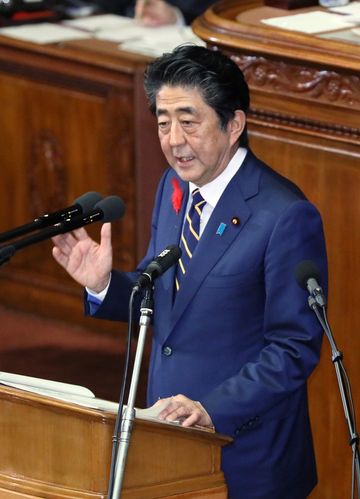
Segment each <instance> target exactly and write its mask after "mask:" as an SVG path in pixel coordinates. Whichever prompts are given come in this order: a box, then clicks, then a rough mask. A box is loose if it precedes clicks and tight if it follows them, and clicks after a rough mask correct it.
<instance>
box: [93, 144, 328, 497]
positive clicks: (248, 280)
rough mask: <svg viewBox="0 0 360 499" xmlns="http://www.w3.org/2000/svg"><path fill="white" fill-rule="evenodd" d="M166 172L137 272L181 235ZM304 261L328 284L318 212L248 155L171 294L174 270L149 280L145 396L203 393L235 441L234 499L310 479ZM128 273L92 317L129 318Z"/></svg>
mask: <svg viewBox="0 0 360 499" xmlns="http://www.w3.org/2000/svg"><path fill="white" fill-rule="evenodd" d="M174 176H176V174H175V173H174V171H173V170H172V169H169V170H167V171H166V172H165V174H164V176H163V178H162V180H161V182H160V185H159V188H158V192H157V197H156V201H155V207H154V212H153V221H152V237H151V241H150V244H149V248H148V252H147V255H146V257H145V259H144V260H143V261H142V262H141V263H140V265H139V269H138V271H139V270H143V269H144V268H145V266H146V265H147V264H148V263H149V262H150V261H151V260H152V259H154V257H155V256H156V255H158V254H159V253H160V252H161V251H162V250H163V249H164V248H165V247H166V246H168V245H169V244H178V242H179V237H180V232H181V228H182V220H183V216H184V211H185V206H186V201H187V199H186V197H187V194H186V195H185V196H184V199H183V202H182V208H181V211H180V213H179V214H176V213H175V211H174V209H173V207H172V204H171V196H172V189H173V187H172V183H171V179H172V178H173V177H174ZM180 183H181V185H182V187H183V190H184V193H187V190H188V186H187V184H184V183H182V182H180ZM234 222H235V223H234ZM236 222H238V223H236ZM221 223H224V224H226V228H225V230H224V232H223V233H222V235H220V234H217V229H218V227H219V225H220V224H221ZM302 260H312V261H313V262H314V263H315V264H316V265H317V266H318V267H319V268H320V272H321V275H322V276H323V285H324V286H325V287H326V279H327V268H326V266H327V265H326V252H325V243H324V236H323V230H322V222H321V219H320V216H319V213H318V211H317V209H316V208H315V207H314V206H313V205H312V204H311V203H310V202H309V201H307V200H306V199H305V197H304V196H303V194H302V193H301V192H300V191H299V190H298V189H297V187H295V186H294V185H293V184H292V183H290V182H289V181H288V180H286V179H285V178H283V177H281V176H280V175H278V174H277V173H276V172H274V171H273V170H271V169H270V168H269V167H267V166H266V165H265V164H263V163H262V162H260V161H259V160H258V159H257V158H256V157H255V156H254V155H253V154H252V153H251V152H250V151H249V152H248V153H247V156H246V158H245V161H244V163H243V165H242V166H241V168H240V169H239V171H238V173H237V174H236V175H235V176H234V177H233V179H232V180H231V182H230V183H229V185H228V186H227V188H226V190H225V191H224V193H223V195H222V196H221V198H220V200H219V202H218V204H217V206H216V208H215V210H214V212H213V213H212V216H211V218H210V220H209V222H208V224H207V226H206V228H205V230H204V233H203V235H202V236H201V239H200V241H199V243H198V246H197V249H196V252H195V253H194V256H193V259H192V263H191V266H190V267H189V268H188V271H187V272H188V275H187V277H186V278H185V279H184V280H183V282H182V286H181V289H180V291H179V293H178V295H177V296H176V299H175V301H173V296H174V275H175V267H173V268H171V269H170V270H169V271H167V272H166V273H164V274H163V276H161V277H160V278H158V279H157V280H156V283H155V293H154V303H155V310H154V337H153V342H152V354H151V360H150V368H149V385H148V402H149V404H153V403H154V402H155V401H156V400H157V399H158V397H168V396H171V395H176V394H179V393H182V394H184V395H186V396H188V397H190V398H191V399H194V400H199V401H200V402H201V403H202V404H203V405H204V407H205V408H206V409H207V411H208V413H209V414H210V416H211V418H212V421H213V423H214V425H215V428H216V430H217V431H218V432H220V433H224V434H227V435H230V436H232V437H233V438H234V441H233V443H232V444H230V445H228V446H226V447H225V448H224V449H223V455H222V468H223V471H224V473H225V478H226V481H227V484H228V487H229V497H231V498H239V499H255V498H258V499H260V498H261V499H304V498H305V497H307V495H308V494H309V493H310V491H311V489H312V488H313V487H314V485H315V484H316V468H315V460H314V454H313V446H312V437H311V430H310V424H309V417H308V408H307V387H306V380H307V378H308V376H309V375H310V373H311V372H312V370H313V369H314V367H315V366H316V364H317V363H318V360H319V353H320V347H321V340H322V330H321V328H320V327H319V325H318V323H317V320H316V317H315V315H314V314H313V312H312V311H311V310H310V308H309V307H308V304H307V292H306V291H304V290H303V289H301V288H300V287H299V285H298V284H297V282H296V280H295V278H294V268H295V267H296V265H297V264H298V263H299V262H300V261H302ZM136 275H137V274H125V273H120V272H114V273H113V276H112V281H111V285H110V289H109V292H108V294H107V297H106V299H105V301H104V302H103V304H102V306H101V307H100V309H99V311H98V313H97V316H98V317H106V318H111V319H118V320H126V319H127V307H128V299H129V293H130V290H131V288H132V283H133V281H134V278H135V276H136ZM174 452H176V450H175V451H174Z"/></svg>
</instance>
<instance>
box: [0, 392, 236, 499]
mask: <svg viewBox="0 0 360 499" xmlns="http://www.w3.org/2000/svg"><path fill="white" fill-rule="evenodd" d="M114 423H115V414H112V413H109V412H103V411H100V410H97V409H90V408H87V407H82V406H79V405H75V404H72V403H68V402H63V401H61V400H56V399H53V398H48V397H44V396H41V395H37V394H34V393H29V392H24V391H21V390H17V389H13V388H8V387H4V386H0V431H1V445H0V499H25V498H34V497H44V498H54V499H55V498H56V499H59V498H64V499H65V498H81V499H100V498H106V490H107V485H108V478H109V469H110V460H111V446H112V443H111V437H112V433H113V428H114ZM230 441H231V439H230V438H228V437H223V436H219V435H217V434H215V433H209V432H206V431H202V430H197V429H188V428H181V427H177V426H174V425H171V424H164V423H157V422H151V421H146V420H140V419H137V420H135V424H134V430H133V434H132V439H131V443H130V449H129V454H128V459H127V466H126V470H125V479H124V487H123V492H122V497H123V498H138V499H141V498H156V497H174V498H186V499H190V498H202V497H203V498H205V497H207V498H208V497H211V498H213V499H222V498H226V497H227V488H226V485H225V481H224V476H223V473H222V472H221V470H220V451H221V446H223V445H225V444H227V443H229V442H230Z"/></svg>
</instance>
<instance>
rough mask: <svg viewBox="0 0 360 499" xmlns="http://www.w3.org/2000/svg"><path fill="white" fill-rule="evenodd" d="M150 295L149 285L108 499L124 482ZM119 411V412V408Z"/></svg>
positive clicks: (112, 498) (113, 498)
mask: <svg viewBox="0 0 360 499" xmlns="http://www.w3.org/2000/svg"><path fill="white" fill-rule="evenodd" d="M152 295H153V287H152V285H151V286H148V287H147V288H146V289H145V296H144V298H143V301H142V302H141V308H140V320H139V326H140V329H139V338H138V343H137V348H136V354H135V360H134V367H133V372H132V376H131V383H130V388H129V396H128V403H127V406H126V408H125V411H124V414H123V417H122V421H121V433H120V439H119V446H118V450H117V455H116V464H115V472H114V475H115V477H114V484H113V488H112V490H111V491H109V495H108V499H118V498H119V497H121V489H122V485H123V481H124V473H125V465H126V458H127V454H128V450H129V444H130V439H131V433H132V429H133V424H134V419H135V412H136V411H135V397H136V391H137V386H138V381H139V375H140V368H141V361H142V356H143V352H144V346H145V339H146V333H147V329H148V327H149V325H150V322H151V317H152V314H153V297H152ZM119 410H121V408H120V407H119ZM120 416H121V415H120Z"/></svg>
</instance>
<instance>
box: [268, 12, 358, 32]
mask: <svg viewBox="0 0 360 499" xmlns="http://www.w3.org/2000/svg"><path fill="white" fill-rule="evenodd" d="M262 22H263V23H265V24H269V25H270V26H275V27H276V28H281V29H288V30H290V31H300V32H302V33H307V34H315V33H323V32H325V31H334V30H336V29H344V28H349V27H350V26H351V23H350V22H348V21H347V19H346V16H342V15H340V14H331V13H329V12H323V11H320V10H319V11H313V12H306V13H304V14H294V15H290V16H283V17H272V18H270V19H263V20H262Z"/></svg>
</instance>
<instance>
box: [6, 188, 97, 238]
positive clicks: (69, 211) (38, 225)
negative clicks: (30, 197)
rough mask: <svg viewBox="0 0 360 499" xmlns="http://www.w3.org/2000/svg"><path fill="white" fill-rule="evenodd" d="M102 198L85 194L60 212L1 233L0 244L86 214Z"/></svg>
mask: <svg viewBox="0 0 360 499" xmlns="http://www.w3.org/2000/svg"><path fill="white" fill-rule="evenodd" d="M102 198H103V197H102V196H101V195H100V194H98V193H97V192H86V193H85V194H82V195H81V196H80V197H78V198H77V199H75V201H74V203H73V204H72V205H71V206H68V207H66V208H63V209H62V210H58V211H54V212H53V213H46V214H45V215H42V216H41V217H38V218H35V219H34V220H33V221H32V222H30V223H27V224H24V225H20V227H16V228H15V229H11V230H8V231H7V232H3V233H2V234H0V243H4V242H5V241H8V240H9V239H13V238H14V237H19V236H23V235H24V234H28V233H29V232H33V231H34V230H37V229H43V228H44V227H49V226H50V225H54V224H56V223H58V222H61V221H63V220H66V219H67V218H70V217H74V216H77V215H81V214H82V213H86V212H88V211H89V210H91V208H93V206H94V205H95V204H96V203H98V202H99V201H101V200H102Z"/></svg>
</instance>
